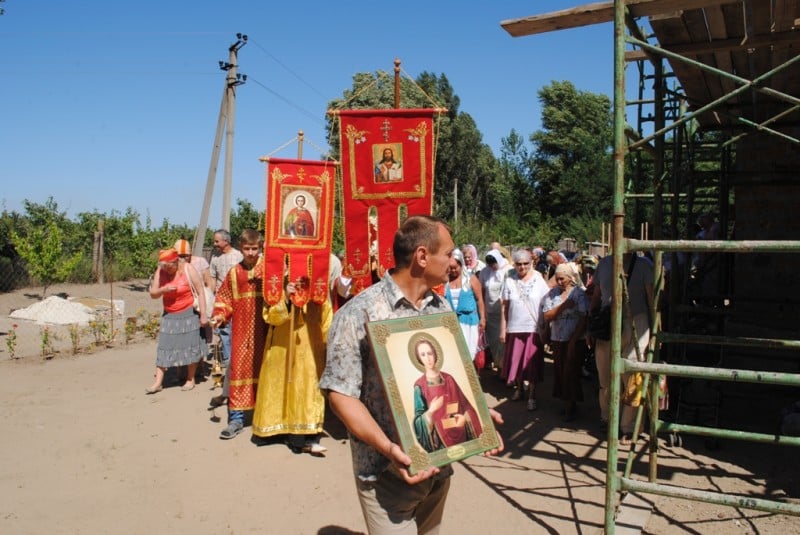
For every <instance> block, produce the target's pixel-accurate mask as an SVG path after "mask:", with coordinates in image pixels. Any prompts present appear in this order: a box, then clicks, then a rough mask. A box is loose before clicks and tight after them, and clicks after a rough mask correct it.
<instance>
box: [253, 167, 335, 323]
mask: <svg viewBox="0 0 800 535" xmlns="http://www.w3.org/2000/svg"><path fill="white" fill-rule="evenodd" d="M335 176H336V164H335V163H334V162H323V161H313V160H286V159H279V158H270V159H269V160H268V162H267V220H266V224H265V225H264V226H265V232H264V234H265V236H264V238H265V239H264V300H265V301H266V302H267V304H269V305H275V304H277V303H278V302H279V301H280V299H281V296H282V295H283V286H284V284H285V283H286V282H287V281H292V282H294V283H295V286H296V287H297V292H296V293H295V294H293V295H292V297H291V299H292V302H293V303H294V304H295V306H298V307H302V306H303V305H305V304H306V303H307V302H308V301H309V300H311V301H314V302H315V303H322V302H323V301H325V300H326V299H328V295H329V294H328V267H329V264H330V252H331V237H332V234H333V197H334V183H335Z"/></svg>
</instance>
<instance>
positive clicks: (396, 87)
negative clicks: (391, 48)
mask: <svg viewBox="0 0 800 535" xmlns="http://www.w3.org/2000/svg"><path fill="white" fill-rule="evenodd" d="M394 107H395V109H399V108H400V58H394Z"/></svg>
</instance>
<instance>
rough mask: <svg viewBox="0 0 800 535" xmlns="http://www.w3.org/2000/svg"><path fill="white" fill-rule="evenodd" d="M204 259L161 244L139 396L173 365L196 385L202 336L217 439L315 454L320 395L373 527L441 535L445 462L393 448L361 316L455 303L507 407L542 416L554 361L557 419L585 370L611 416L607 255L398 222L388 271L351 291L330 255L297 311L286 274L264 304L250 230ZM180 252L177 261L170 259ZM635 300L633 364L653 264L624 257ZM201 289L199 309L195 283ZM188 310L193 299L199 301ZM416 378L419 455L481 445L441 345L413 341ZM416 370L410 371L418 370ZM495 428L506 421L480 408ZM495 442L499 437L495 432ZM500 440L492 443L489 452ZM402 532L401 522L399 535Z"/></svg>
mask: <svg viewBox="0 0 800 535" xmlns="http://www.w3.org/2000/svg"><path fill="white" fill-rule="evenodd" d="M214 245H215V249H216V251H215V254H214V255H213V256H212V258H211V261H210V262H206V261H205V259H203V258H197V257H193V256H192V255H191V253H190V251H189V246H188V243H187V242H185V240H179V241H178V242H177V243H176V244H175V246H174V247H173V248H170V249H165V250H162V251H160V253H159V258H158V260H159V262H158V268H157V269H156V271H155V273H154V274H153V278H152V282H151V285H150V295H151V296H152V297H153V298H154V299H159V298H160V299H162V301H163V305H164V316H163V317H162V322H161V328H160V332H159V337H158V348H157V354H156V371H155V374H154V381H153V383H152V385H151V386H149V387H148V388H147V389H146V394H148V395H153V394H157V393H158V392H160V391H161V390H162V389H163V386H164V377H165V374H166V372H167V370H168V369H170V368H180V369H183V370H184V371H185V376H184V377H182V378H181V379H179V381H180V382H182V386H181V390H184V391H185V390H191V389H192V388H193V387H194V384H195V373H196V369H197V366H198V363H200V362H201V361H202V360H203V359H204V358H208V351H209V349H208V347H209V343H212V344H219V346H220V348H221V350H220V352H221V353H222V361H223V365H224V368H225V379H224V382H223V391H222V394H221V395H218V396H215V397H214V398H212V399H211V402H210V405H211V407H212V408H216V407H221V406H227V412H228V418H227V425H226V427H225V428H224V429H223V430H222V432H221V433H220V435H219V436H220V438H221V439H224V440H229V439H232V438H234V437H236V436H238V435H239V434H241V433H242V432H243V431H244V430H245V429H246V428H247V427H248V426H249V427H251V428H252V436H253V440H254V441H256V442H257V441H260V440H265V441H270V442H283V443H285V444H286V445H287V446H288V447H289V448H290V449H291V450H292V451H293V452H295V453H310V454H312V455H316V456H323V455H324V453H325V451H326V448H325V447H324V446H323V445H321V443H320V438H321V437H322V436H323V425H324V417H325V406H326V403H327V404H329V405H330V408H331V410H332V411H333V413H334V414H336V415H337V416H338V418H339V419H340V420H341V422H342V423H343V424H344V426H345V427H346V428H347V430H348V433H349V435H350V439H351V440H350V447H351V453H352V458H353V470H354V480H355V486H356V489H357V494H358V498H359V501H360V503H361V506H362V512H363V515H364V518H365V522H366V524H367V527H368V529H369V532H370V533H386V532H388V531H390V530H395V529H397V531H392V532H397V533H404V532H408V533H427V532H435V531H436V530H437V529H438V526H439V524H440V522H441V518H442V514H443V510H444V503H445V499H446V497H447V494H448V490H449V486H450V477H449V476H450V475H451V474H452V469H451V468H450V467H449V466H447V465H445V466H438V467H434V466H431V467H428V468H427V469H424V470H421V471H418V472H416V473H414V474H413V475H412V474H410V473H409V471H408V467H409V466H410V464H411V457H409V453H410V452H407V451H404V450H403V448H402V447H401V446H400V445H399V443H400V440H399V437H398V431H397V429H396V426H395V425H394V423H393V415H392V410H391V407H390V405H389V403H388V401H387V396H386V395H385V393H384V389H383V385H382V382H381V377H380V373H379V372H378V370H377V364H376V362H375V359H374V358H371V349H370V344H369V342H368V337H367V329H366V323H367V322H368V321H378V320H385V319H392V318H407V317H413V316H422V315H427V314H435V313H439V312H448V311H453V312H455V313H456V315H457V317H458V321H459V325H460V326H461V331H462V333H463V335H464V341H465V347H466V348H467V351H468V352H469V354H470V355H471V356H472V357H473V358H474V357H475V356H476V355H477V354H478V353H479V352H483V354H484V355H485V356H486V360H485V363H486V364H485V366H486V370H485V372H484V373H483V375H482V376H481V377H484V378H485V377H487V376H488V377H491V376H494V377H497V378H498V380H500V381H502V382H503V383H504V384H505V385H506V387H507V389H508V390H507V392H508V395H507V397H508V399H509V400H510V401H512V402H514V401H520V402H522V403H524V407H525V408H526V409H527V410H528V411H536V410H538V409H539V400H540V397H541V395H542V393H541V392H540V388H539V386H541V384H542V382H543V380H544V377H545V369H546V365H545V363H546V358H550V359H551V360H552V373H553V391H552V397H553V398H555V399H557V400H559V402H558V403H556V404H555V405H556V406H557V407H558V408H559V409H560V411H561V414H562V416H563V419H564V421H566V422H569V421H572V420H574V419H575V418H577V417H578V416H579V410H580V409H579V404H580V403H582V402H584V399H585V398H584V392H583V390H584V388H583V385H582V382H583V381H584V379H585V378H586V376H587V373H590V372H593V371H594V369H595V364H594V361H593V360H592V357H593V359H594V360H596V371H597V374H598V381H597V382H598V383H599V384H598V397H597V399H598V404H599V413H600V419H601V422H600V423H601V425H607V423H605V422H607V417H608V388H609V377H610V370H609V357H610V348H609V345H610V342H609V341H608V340H603V339H595V338H594V337H593V336H592V335H590V334H589V329H588V325H589V320H590V317H591V315H592V311H593V310H595V311H596V310H600V309H602V308H604V307H608V305H609V304H610V300H611V281H612V276H611V273H612V271H611V266H612V264H611V257H610V256H607V257H604V258H603V259H598V258H597V257H595V256H592V255H588V254H587V255H577V256H574V257H571V258H567V256H566V255H565V254H563V253H559V252H557V251H547V250H545V249H544V248H542V247H514V248H511V247H505V246H503V245H502V244H500V243H498V242H495V243H492V244H490V245H489V246H488V248H487V249H485V252H483V254H481V253H479V250H478V248H477V247H476V246H475V245H472V244H465V245H463V246H461V247H456V245H455V243H454V242H453V239H452V236H451V232H450V229H449V227H448V226H447V225H446V224H445V223H444V221H442V220H440V219H437V218H434V217H430V216H414V217H410V218H408V219H407V220H406V221H405V222H403V224H402V225H401V226H400V228H399V229H398V231H397V233H396V235H395V238H394V243H393V253H394V258H395V267H394V268H392V269H391V270H389V271H387V272H386V273H385V274H384V275H383V277H382V278H378V279H377V280H376V281H375V283H374V284H373V285H372V286H370V287H369V288H367V289H366V290H363V291H362V292H360V293H358V294H357V295H355V296H352V295H350V292H349V289H348V286H347V284H348V282H349V280H348V279H346V278H345V277H344V276H342V268H341V263H340V262H339V260H338V258H337V257H336V256H335V255H331V268H330V272H331V274H330V281H329V282H330V293H331V299H330V300H329V301H326V302H324V303H322V304H318V303H313V302H309V303H307V304H305V305H303V306H302V307H300V306H295V305H294V303H293V302H292V299H291V296H292V295H293V294H294V293H295V292H296V291H298V288H297V286H296V285H297V282H293V281H288V280H284V284H283V298H282V299H281V300H280V301H279V302H278V303H277V304H274V305H268V304H267V303H266V302H265V300H264V297H263V278H264V276H263V271H262V266H263V262H262V257H261V255H262V251H263V243H262V238H261V236H260V234H259V233H258V232H257V231H255V230H245V231H244V232H242V234H241V235H240V236H239V237H238V242H237V245H238V247H239V249H237V248H235V247H234V246H233V243H232V238H231V236H230V234H229V233H228V232H227V231H225V230H219V231H217V232H216V233H215V234H214ZM179 253H180V254H179ZM624 261H625V262H627V264H626V265H627V266H628V268H627V270H626V274H627V280H628V289H629V294H630V305H629V307H628V310H629V313H628V314H625V315H624V317H623V355H624V356H625V358H640V355H641V354H643V353H644V349H645V348H646V344H647V339H648V338H649V325H650V321H649V320H650V318H649V316H648V312H649V310H650V305H651V304H652V279H653V276H652V264H651V263H650V262H649V261H648V260H647V259H646V258H643V257H639V256H637V255H630V257H629V256H628V255H626V258H625V259H624ZM204 286H205V287H208V288H211V289H212V290H213V291H214V294H215V299H214V305H213V307H212V309H211V310H207V308H209V307H207V306H206V305H205V304H204V300H203V299H202V298H200V299H195V296H198V295H200V296H202V295H203V294H202V292H198V291H197V289H198V288H203V287H204ZM195 303H197V306H195ZM414 352H415V355H416V363H417V364H418V369H420V370H421V371H422V372H423V375H422V376H421V377H420V378H419V379H418V380H417V381H416V383H415V385H414V389H415V394H414V404H415V407H414V410H415V415H414V428H415V431H414V432H415V436H416V437H417V440H418V441H419V442H420V444H421V446H422V447H423V448H424V449H425V450H427V451H434V450H437V449H441V448H446V447H450V446H451V445H452V444H456V443H460V442H462V441H464V440H471V439H472V438H476V437H477V436H478V435H480V433H481V432H482V429H481V420H480V418H479V416H478V415H477V413H476V412H475V409H474V408H473V407H472V406H471V405H470V403H469V402H468V400H467V399H466V398H464V396H463V393H461V391H460V389H459V387H458V385H457V384H456V383H455V381H453V380H452V377H451V376H450V375H449V374H447V373H444V372H442V371H441V370H440V367H441V366H439V367H437V366H436V364H437V361H438V360H439V358H440V355H439V350H438V348H437V346H436V343H435V341H431V340H420V341H418V342H417V344H416V345H415V347H414ZM415 365H416V364H415ZM445 390H452V392H451V395H452V396H453V398H454V399H460V398H458V396H459V395H460V396H461V398H463V399H460V401H459V406H460V407H463V411H459V412H458V413H457V414H454V415H448V417H452V418H453V422H454V423H453V426H452V427H450V428H444V427H442V426H441V425H438V422H439V421H440V420H441V419H437V418H436V417H434V415H436V414H437V411H438V412H441V411H442V410H443V409H442V404H443V403H442V398H441V394H439V392H443V391H445ZM631 414H632V411H630V410H629V411H627V412H626V411H625V410H624V409H623V417H622V418H621V422H622V432H623V434H624V437H623V438H624V439H628V440H630V438H631V437H630V433H631V432H632V419H631ZM489 415H490V417H491V418H492V420H494V422H495V423H497V424H500V423H502V417H501V416H500V414H498V413H497V412H496V411H494V410H492V409H490V410H489ZM498 438H499V437H498ZM499 443H500V447H499V448H497V449H494V450H491V451H489V452H487V453H486V454H487V455H494V454H497V453H499V452H500V451H502V448H503V446H502V439H500V440H499ZM404 529H405V530H407V531H403V530H404Z"/></svg>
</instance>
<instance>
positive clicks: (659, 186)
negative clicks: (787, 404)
mask: <svg viewBox="0 0 800 535" xmlns="http://www.w3.org/2000/svg"><path fill="white" fill-rule="evenodd" d="M771 5H772V7H771V8H770V6H769V5H767V3H763V5H761V4H758V5H756V4H752V3H751V2H749V1H744V2H737V3H735V4H734V3H733V2H731V0H613V1H607V2H600V3H596V4H589V5H585V6H581V7H578V8H574V9H570V10H563V11H560V12H556V13H552V14H546V15H540V16H533V17H527V18H524V19H516V20H510V21H504V22H503V23H501V24H502V26H503V27H504V28H505V29H506V30H507V31H508V32H509V33H510V34H511V35H512V36H515V37H518V36H523V35H531V34H534V33H544V32H548V31H553V30H558V29H564V28H571V27H578V26H583V25H587V24H595V23H599V22H608V21H612V20H613V27H614V98H613V106H614V202H613V214H612V224H611V229H612V230H611V237H612V239H611V243H612V253H613V298H612V337H611V380H610V402H609V403H610V407H609V423H608V429H609V431H608V436H607V439H608V450H607V451H608V455H607V465H606V474H607V476H606V489H605V490H606V493H605V521H604V526H605V532H606V533H608V534H613V533H614V530H615V519H616V515H617V513H618V507H619V504H620V501H621V495H623V494H624V493H627V492H635V493H652V494H657V495H662V496H668V497H673V498H683V499H690V500H698V501H703V502H708V503H715V504H721V505H727V506H732V507H741V508H749V509H756V510H762V511H768V512H774V513H781V514H791V515H800V505H797V504H792V503H788V502H781V501H775V500H767V499H761V498H755V497H751V496H736V495H729V494H724V493H714V492H707V491H701V490H696V489H687V488H683V487H676V486H674V485H667V484H664V483H660V482H659V481H658V453H659V435H662V436H663V435H665V434H668V435H669V436H670V438H671V442H672V439H674V437H675V436H676V435H677V434H678V433H684V434H689V435H698V436H702V437H707V438H708V439H711V440H718V439H732V440H743V441H752V442H760V443H768V444H774V445H781V446H800V438H798V437H789V436H781V435H780V434H776V433H763V432H754V431H748V430H741V429H725V428H722V427H721V426H719V425H690V424H687V423H681V422H679V421H672V422H670V421H666V420H664V419H662V418H663V416H664V415H663V414H661V413H660V412H659V392H660V389H659V383H660V379H661V378H663V377H665V376H666V377H669V378H672V379H674V380H682V379H688V380H699V379H705V380H709V381H715V382H719V383H730V382H735V383H737V384H744V383H752V384H756V385H776V386H787V387H798V386H800V373H792V372H785V371H769V370H765V369H762V370H758V369H741V368H737V367H721V366H720V365H719V364H720V362H719V360H720V359H712V360H711V361H710V362H707V363H703V365H692V364H691V363H687V362H686V361H685V359H682V358H681V355H685V352H686V351H689V350H691V349H690V348H692V347H700V348H702V351H704V352H705V353H707V354H711V355H723V354H725V352H726V351H732V350H734V348H736V350H742V351H748V350H750V351H754V350H758V351H763V352H768V351H772V352H776V353H778V354H779V356H780V357H781V358H785V359H787V360H789V361H791V362H794V366H795V367H796V366H797V364H796V363H797V362H799V361H800V360H799V359H797V357H798V356H800V340H796V339H786V338H772V337H752V336H730V335H729V333H723V332H722V329H707V330H705V331H701V332H693V330H692V328H691V327H692V322H697V321H698V318H702V319H703V320H702V321H703V322H704V324H705V325H712V326H717V327H718V326H720V325H722V324H723V323H724V321H725V320H726V318H728V317H730V316H731V315H734V314H735V312H736V311H735V310H734V307H732V306H730V304H731V303H732V302H736V300H737V299H740V298H739V297H737V295H736V288H735V287H734V284H733V276H732V273H733V269H732V266H733V261H732V259H733V258H734V257H736V255H745V254H763V253H775V254H787V253H794V254H796V253H800V241H795V240H735V239H724V238H725V237H727V232H726V233H724V234H723V235H722V238H723V239H714V240H697V239H694V238H695V237H694V236H689V235H685V234H686V232H687V230H686V229H688V228H690V226H691V224H692V223H693V222H694V220H695V218H696V217H697V215H698V213H702V212H707V211H712V210H713V211H716V212H717V213H718V214H719V218H720V222H719V223H720V227H721V229H728V226H729V222H732V221H733V220H734V218H733V208H734V199H733V186H732V184H733V182H732V177H733V175H734V173H735V172H734V169H733V162H735V161H736V158H737V149H738V148H739V147H740V145H741V142H742V140H743V139H745V138H746V137H747V136H748V135H750V134H751V133H757V134H758V135H764V134H767V135H769V136H773V137H774V138H775V139H777V140H780V143H784V144H787V143H788V144H791V145H795V146H796V145H797V144H798V143H800V142H798V140H797V139H796V132H797V130H798V128H797V123H798V119H797V111H798V110H799V109H800V99H798V93H800V91H799V90H798V89H797V88H798V86H797V85H796V84H795V83H793V82H789V80H794V79H797V76H796V75H797V71H796V68H795V66H796V65H797V64H798V62H800V54H798V52H797V47H791V46H786V43H789V42H791V43H796V42H797V39H798V37H797V36H796V35H794V34H793V33H792V32H791V29H792V28H793V24H794V20H795V19H796V18H798V16H800V15H798V14H797V13H795V11H796V10H797V9H798V8H797V6H796V5H794V4H792V5H791V6H789V5H788V4H786V5H783V4H782V3H781V5H780V6H778V7H776V4H775V2H773V3H771ZM737 9H738V10H739V11H736V10H737ZM690 12H691V13H690ZM765 12H766V13H767V14H766V15H765ZM684 13H688V14H689V16H688V17H686V18H684V16H683V15H684ZM640 17H655V19H653V18H651V19H650V21H651V23H652V22H653V20H656V21H657V23H659V24H661V26H659V28H661V29H662V30H664V28H667V29H670V28H671V29H674V30H675V35H678V36H679V37H680V38H682V39H683V40H682V41H680V42H679V39H678V38H677V37H676V38H675V41H672V42H667V43H662V42H658V40H657V38H656V37H657V36H656V35H649V34H648V29H645V28H643V27H640V26H639V25H638V20H639V18H640ZM779 17H780V18H781V19H780V20H778V19H779ZM659 18H660V19H659ZM666 19H669V20H666ZM730 21H733V22H732V23H731V24H736V25H737V29H741V30H742V31H743V32H744V35H743V37H739V36H736V35H730V34H729V33H727V30H728V28H726V27H725V25H726V24H729V23H730ZM786 21H789V22H786ZM770 23H772V24H771V25H770ZM670 24H672V26H669V25H670ZM698 26H702V28H699V30H698ZM765 26H767V27H768V28H767V31H762V32H761V33H759V32H758V31H756V28H757V27H761V28H763V27H765ZM650 30H652V28H650ZM692 31H696V35H691V33H692ZM737 31H738V30H737ZM681 32H683V34H681ZM653 33H654V34H655V33H657V32H655V31H653ZM706 34H707V39H706ZM697 35H701V36H702V38H701V39H697V38H696V37H697ZM670 37H675V36H674V35H671V36H670ZM732 37H733V38H732ZM778 45H782V46H778ZM704 46H705V47H706V48H705V49H703V47H704ZM733 50H736V51H739V52H740V55H739V56H733V53H731V54H729V55H726V54H727V51H733ZM764 51H767V52H769V58H768V61H762V64H761V65H759V68H753V65H752V63H753V62H754V61H755V60H756V59H760V60H763V59H764V57H765V56H764V54H765V53H764ZM759 54H761V55H759ZM690 56H692V57H690ZM776 58H777V59H776ZM748 61H750V64H748V63H747V62H748ZM628 63H630V64H631V65H633V66H634V67H635V68H636V70H637V72H638V75H639V80H638V93H637V95H636V98H635V99H631V100H627V99H626V88H627V85H626V76H625V72H626V65H627V64H628ZM764 64H766V65H767V67H766V68H765V67H763V65H764ZM670 67H671V68H672V70H673V71H674V72H668V69H669V68H670ZM744 72H748V73H750V74H752V76H751V77H750V78H746V77H745V76H743V75H742V73H744ZM679 74H680V75H679ZM692 76H693V78H692ZM773 80H775V83H772V82H773ZM681 82H683V83H684V84H689V83H690V82H691V83H692V86H691V87H690V88H687V87H682V85H681ZM648 86H651V87H652V91H651V92H650V91H648V89H647V87H648ZM706 89H707V90H706ZM703 90H706V91H705V92H703ZM698 94H703V97H704V98H702V99H700V98H697V95H698ZM631 107H633V110H634V113H633V114H632V115H634V116H635V117H636V121H637V123H636V124H635V125H628V124H627V123H626V115H627V112H628V110H629V109H631ZM709 118H712V119H715V120H709ZM790 119H791V120H790ZM791 121H794V122H791ZM793 134H794V135H793ZM795 171H796V170H795ZM626 173H628V174H629V175H631V176H626ZM626 217H628V218H632V219H633V221H634V223H640V222H642V221H646V222H647V223H648V224H650V225H652V233H651V235H652V238H653V239H650V236H648V235H644V233H643V235H642V236H641V238H642V239H632V238H630V237H626V236H625V228H626ZM635 226H636V225H635V224H634V225H629V227H632V228H633V227H635ZM644 251H647V252H652V253H653V261H654V281H653V287H654V290H655V299H654V306H653V309H652V310H651V311H650V312H651V314H650V317H651V318H653V320H652V321H651V324H650V329H651V331H650V332H651V338H650V343H649V345H648V348H647V351H646V352H645V354H644V355H641V357H639V358H637V359H633V360H628V359H623V358H622V329H623V292H624V291H625V276H624V273H625V271H624V268H625V266H624V264H623V254H626V253H634V254H637V253H640V252H644ZM685 253H694V254H705V255H708V254H715V255H716V257H717V258H718V259H719V261H720V263H719V266H718V273H719V276H718V277H717V278H715V279H714V280H713V283H714V284H713V285H711V287H709V286H707V287H706V288H704V292H698V291H697V288H696V287H693V285H692V284H691V283H692V280H693V274H692V273H691V271H690V267H689V265H688V264H689V263H688V262H687V263H686V264H685V265H684V266H683V267H682V268H680V267H679V262H678V261H677V259H678V255H679V254H685ZM665 255H668V256H667V257H666V258H667V260H668V262H669V265H670V267H671V269H670V270H669V274H668V276H667V277H665V275H664V273H665V269H664V259H665ZM659 303H662V304H663V303H667V304H668V306H667V307H666V310H663V309H662V308H659ZM662 313H663V314H662ZM660 314H661V315H662V317H660V316H659V315H660ZM709 331H710V332H709ZM796 332H797V329H794V330H793V332H792V336H793V337H796V336H797V335H796ZM634 343H635V342H634ZM759 356H761V355H759ZM792 359H793V360H792ZM632 373H641V374H642V376H643V381H642V385H643V386H642V388H643V392H644V397H643V402H642V403H641V405H640V406H639V408H638V411H637V415H636V421H635V429H634V434H633V436H634V437H637V436H638V435H639V431H640V430H641V428H642V422H644V421H645V420H647V422H648V423H647V432H648V441H647V444H646V450H647V453H648V455H647V456H646V457H647V459H648V463H649V467H648V470H647V472H648V475H647V481H642V480H641V479H636V478H634V477H632V476H631V472H632V467H633V463H634V460H635V459H636V455H635V453H636V451H635V449H636V443H637V441H636V440H633V441H632V443H631V446H630V450H629V452H628V455H627V458H626V463H625V467H624V469H623V470H621V471H620V470H619V469H618V466H619V465H618V462H619V461H620V453H621V451H620V441H619V436H618V432H617V429H618V426H619V421H620V398H621V389H622V378H623V375H624V374H625V375H627V374H632Z"/></svg>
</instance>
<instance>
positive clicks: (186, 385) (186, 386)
mask: <svg viewBox="0 0 800 535" xmlns="http://www.w3.org/2000/svg"><path fill="white" fill-rule="evenodd" d="M193 388H194V381H192V382H188V381H187V382H185V383H184V384H183V386H182V387H181V391H183V392H188V391H189V390H191V389H193Z"/></svg>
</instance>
